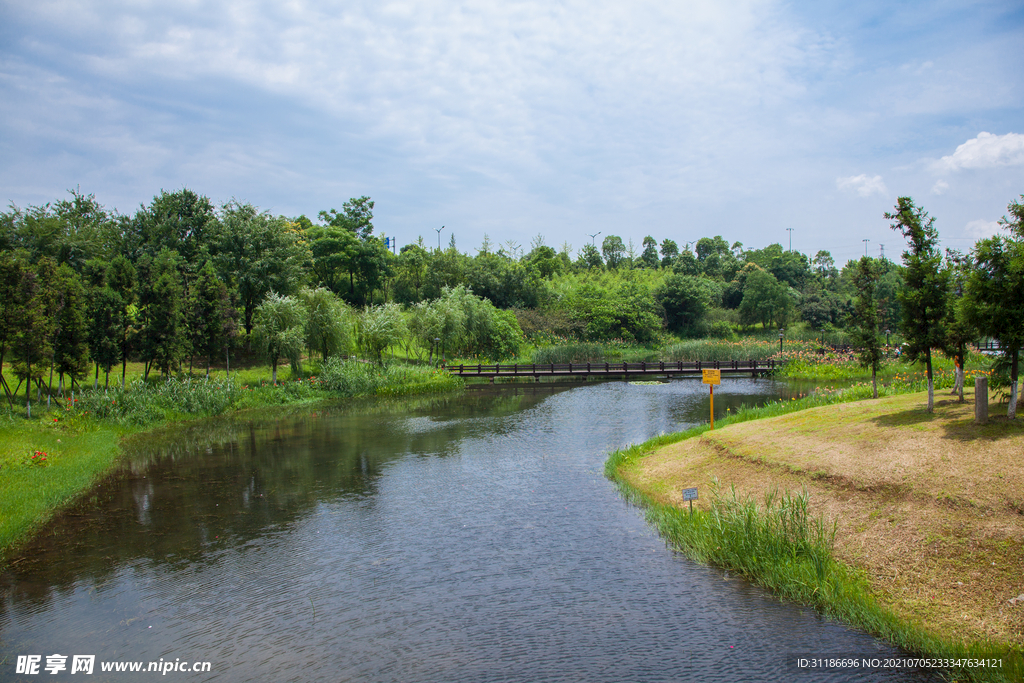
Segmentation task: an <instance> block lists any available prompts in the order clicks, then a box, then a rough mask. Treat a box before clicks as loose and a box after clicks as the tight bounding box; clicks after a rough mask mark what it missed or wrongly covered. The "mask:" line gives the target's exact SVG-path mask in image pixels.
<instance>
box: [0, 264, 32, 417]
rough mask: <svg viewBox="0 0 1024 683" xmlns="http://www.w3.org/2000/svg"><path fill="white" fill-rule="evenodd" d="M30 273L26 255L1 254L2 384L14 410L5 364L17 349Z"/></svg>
mask: <svg viewBox="0 0 1024 683" xmlns="http://www.w3.org/2000/svg"><path fill="white" fill-rule="evenodd" d="M28 270H29V267H28V263H27V261H26V259H25V258H24V252H22V253H20V254H17V253H15V252H13V251H10V250H5V251H0V385H2V386H3V389H4V394H5V395H6V396H7V402H8V404H9V405H11V406H12V407H13V405H14V403H13V401H14V391H12V390H11V388H10V386H9V385H8V383H7V378H6V377H4V374H3V370H4V367H5V366H4V362H5V361H9V360H10V357H9V356H8V352H9V351H11V349H12V348H13V347H14V344H15V341H16V339H17V336H18V330H19V325H20V318H21V316H22V314H23V308H24V305H25V301H24V300H23V296H24V289H23V280H24V279H25V278H26V277H27V271H28Z"/></svg>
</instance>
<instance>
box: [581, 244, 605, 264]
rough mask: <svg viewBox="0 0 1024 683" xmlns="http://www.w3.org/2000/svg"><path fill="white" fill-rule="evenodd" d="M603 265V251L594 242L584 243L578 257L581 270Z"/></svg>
mask: <svg viewBox="0 0 1024 683" xmlns="http://www.w3.org/2000/svg"><path fill="white" fill-rule="evenodd" d="M603 266H604V259H602V258H601V252H600V251H598V250H597V247H595V246H594V245H593V244H584V245H583V248H582V249H580V253H579V257H578V258H577V259H576V267H577V268H578V269H581V270H593V269H595V268H602V267H603Z"/></svg>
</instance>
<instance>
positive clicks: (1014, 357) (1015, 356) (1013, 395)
mask: <svg viewBox="0 0 1024 683" xmlns="http://www.w3.org/2000/svg"><path fill="white" fill-rule="evenodd" d="M1018 346H1019V344H1018V343H1017V340H1014V343H1013V351H1012V352H1011V353H1010V405H1009V407H1008V408H1007V409H1006V417H1007V419H1009V420H1015V419H1017V369H1018V368H1017V365H1018V362H1019V361H1020V349H1019V348H1018Z"/></svg>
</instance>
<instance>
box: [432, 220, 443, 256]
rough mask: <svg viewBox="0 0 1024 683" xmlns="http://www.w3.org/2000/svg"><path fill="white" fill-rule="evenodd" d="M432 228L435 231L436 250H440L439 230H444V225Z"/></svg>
mask: <svg viewBox="0 0 1024 683" xmlns="http://www.w3.org/2000/svg"><path fill="white" fill-rule="evenodd" d="M434 230H435V231H436V232H437V250H438V251H441V231H442V230H444V226H443V225H442V226H441V227H440V228H434Z"/></svg>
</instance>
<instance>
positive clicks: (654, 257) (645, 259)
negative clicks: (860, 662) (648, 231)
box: [640, 235, 661, 268]
mask: <svg viewBox="0 0 1024 683" xmlns="http://www.w3.org/2000/svg"><path fill="white" fill-rule="evenodd" d="M643 248H644V250H643V252H642V253H641V254H640V263H641V264H643V267H644V268H657V267H658V266H659V265H660V264H661V260H660V259H659V258H658V242H657V240H655V239H654V238H653V237H651V236H650V235H648V236H647V237H645V238H644V241H643Z"/></svg>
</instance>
